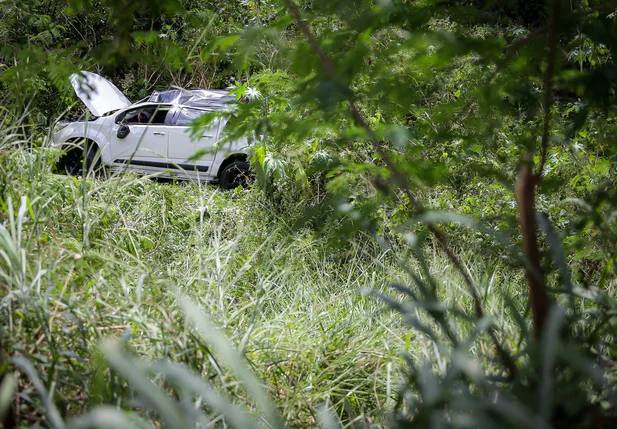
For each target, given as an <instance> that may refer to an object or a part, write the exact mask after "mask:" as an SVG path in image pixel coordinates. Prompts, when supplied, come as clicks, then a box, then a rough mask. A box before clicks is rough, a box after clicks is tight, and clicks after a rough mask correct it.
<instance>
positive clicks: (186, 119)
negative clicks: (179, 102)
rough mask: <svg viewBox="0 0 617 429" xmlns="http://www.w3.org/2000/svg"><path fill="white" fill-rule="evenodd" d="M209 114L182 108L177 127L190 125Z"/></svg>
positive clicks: (177, 119)
mask: <svg viewBox="0 0 617 429" xmlns="http://www.w3.org/2000/svg"><path fill="white" fill-rule="evenodd" d="M206 113H208V111H206V110H200V109H189V108H186V107H184V108H182V109H180V113H179V114H178V117H177V118H176V125H188V124H190V123H191V122H193V121H194V120H195V119H197V118H199V117H200V116H203V115H205V114H206Z"/></svg>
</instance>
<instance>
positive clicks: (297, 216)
mask: <svg viewBox="0 0 617 429" xmlns="http://www.w3.org/2000/svg"><path fill="white" fill-rule="evenodd" d="M0 7H2V11H3V16H4V18H3V23H6V25H4V26H2V27H0V40H1V41H2V42H3V43H2V46H3V47H2V48H0V49H1V50H0V56H1V58H2V71H1V72H0V73H2V74H1V75H0V85H2V89H3V95H2V96H3V102H4V103H6V104H7V107H8V109H7V111H9V112H11V113H10V114H7V116H6V117H5V118H4V120H3V124H4V130H5V131H4V134H3V135H4V136H5V137H4V139H5V141H4V142H3V145H2V147H1V148H0V157H1V159H2V160H3V162H2V164H0V168H2V173H3V174H2V175H1V176H0V191H1V194H0V203H1V211H0V216H1V217H0V219H1V220H2V221H3V222H4V224H3V226H1V227H0V255H1V256H2V259H1V260H0V274H1V275H2V276H1V280H0V282H2V286H3V290H5V291H6V292H5V293H6V296H5V297H4V299H3V301H2V307H1V309H2V320H3V322H4V321H6V323H5V325H7V326H8V330H9V332H8V334H9V335H10V338H18V340H11V341H6V339H5V338H8V336H5V337H3V349H4V351H5V353H8V354H9V355H11V356H16V354H17V353H19V354H21V355H22V356H25V357H26V358H27V359H24V358H23V357H14V358H13V360H12V362H13V363H12V366H8V365H6V366H3V367H2V368H3V369H2V371H3V372H2V374H5V373H6V374H10V373H11V371H13V370H14V369H15V368H19V369H20V371H21V372H22V373H23V374H26V375H27V377H28V378H27V379H25V378H23V377H21V378H18V379H17V387H16V388H14V387H12V384H11V383H13V381H11V378H10V377H8V378H5V380H9V381H7V383H8V384H7V385H6V386H8V387H5V385H4V384H2V388H1V389H0V393H2V392H10V391H11V390H15V389H17V391H18V392H21V395H22V396H20V397H23V398H24V400H25V401H26V403H27V405H26V408H27V410H28V412H30V413H32V415H34V416H36V417H35V418H34V419H33V421H34V420H36V421H43V420H42V418H41V416H42V415H43V414H44V413H47V418H46V420H47V421H48V422H51V424H55V425H56V426H57V427H61V426H62V425H63V422H64V421H65V420H67V419H69V418H70V417H71V416H75V415H79V414H83V413H85V412H86V411H87V410H89V409H90V408H91V405H92V404H93V403H98V404H106V405H111V406H113V407H115V408H113V409H110V408H99V409H96V410H95V411H92V412H91V413H90V414H86V415H85V416H84V417H78V418H76V419H75V420H73V421H72V424H73V425H74V426H75V427H82V426H87V425H88V424H90V422H93V421H100V422H107V424H111V423H110V422H123V423H116V426H118V425H120V426H122V425H125V426H126V425H127V424H128V423H127V419H132V420H131V421H134V422H137V421H139V422H140V423H131V424H135V425H137V424H142V425H145V424H149V425H166V426H168V427H189V426H191V427H193V426H207V425H209V424H212V425H217V424H219V423H220V425H221V426H223V425H230V426H236V427H250V426H253V425H254V426H260V425H261V424H262V422H261V421H260V420H259V419H256V418H254V417H257V416H261V418H262V419H263V421H264V422H268V424H270V426H272V427H279V426H283V425H284V424H289V425H291V426H300V427H311V426H314V425H315V424H316V423H317V421H318V420H320V421H321V422H322V423H323V424H324V426H328V425H332V426H333V427H336V426H337V425H338V422H337V420H341V421H342V422H343V423H344V424H346V425H348V426H352V425H353V424H356V423H357V422H360V421H362V420H364V421H366V422H367V424H369V425H370V424H375V425H380V424H381V425H384V426H385V425H394V426H396V425H398V426H400V427H408V426H417V427H426V426H435V427H495V426H497V427H544V426H546V427H566V426H576V427H612V426H614V424H615V419H616V415H617V414H616V410H617V403H616V398H615V376H616V374H615V370H614V368H615V365H614V360H615V353H614V342H615V334H616V333H615V323H614V322H615V320H614V317H615V310H616V308H617V305H616V304H615V285H616V277H615V275H616V269H617V268H616V266H615V259H616V257H617V247H616V245H615V243H617V236H616V235H615V230H616V229H615V222H616V216H615V215H614V213H615V212H616V205H617V193H616V191H615V189H616V187H615V182H616V175H615V168H614V166H615V161H616V155H617V151H616V150H615V147H616V146H615V144H614V142H615V139H616V137H617V135H616V131H617V128H616V127H615V117H614V115H615V112H614V104H615V89H616V88H615V79H614V76H615V63H614V59H615V58H616V52H615V49H616V47H617V23H616V16H615V9H616V8H617V3H615V1H612V0H611V1H599V0H598V1H595V0H581V1H578V0H577V1H567V2H566V1H561V0H554V1H547V2H527V1H518V0H512V1H503V2H493V1H482V2H480V1H475V0H465V1H446V2H442V1H433V0H423V1H414V2H410V1H403V0H384V1H378V2H372V1H363V0H359V1H353V2H349V1H317V0H316V1H311V2H301V3H300V2H298V4H295V3H294V2H292V1H289V0H285V1H282V2H281V3H275V2H269V1H231V0H230V1H225V2H192V1H184V2H175V1H169V2H167V1H154V2H148V4H147V5H146V6H145V7H142V6H141V4H140V3H139V2H137V3H135V2H133V3H130V4H129V5H128V6H127V4H126V3H125V2H120V1H112V0H110V1H106V2H103V3H101V4H99V3H97V2H81V1H71V2H70V3H62V2H46V1H44V2H26V4H25V5H24V7H21V8H20V7H19V6H18V4H17V3H16V2H4V3H3V4H2V6H0ZM119 11H122V12H123V13H119ZM101 22H108V23H109V24H107V25H101ZM86 30H87V31H86ZM90 34H91V36H90ZM33 64H38V66H33ZM95 66H96V67H97V70H98V67H101V68H102V69H101V70H102V71H104V72H105V73H107V74H108V75H109V76H110V77H112V78H113V79H114V80H115V81H116V82H118V84H119V86H120V87H121V88H122V89H123V90H125V91H126V93H127V94H129V95H130V96H131V97H133V98H139V97H141V96H143V95H145V94H147V93H148V92H149V91H151V90H152V89H154V88H166V87H169V86H172V85H176V86H186V87H191V86H200V87H211V86H216V87H226V86H232V92H233V93H234V94H236V96H237V98H238V100H239V101H242V102H239V103H238V104H237V107H236V108H234V109H232V110H230V111H225V112H217V113H215V114H212V115H207V116H206V117H203V118H201V119H200V120H198V121H196V123H195V124H194V125H195V128H194V132H195V133H196V134H199V133H200V132H201V130H203V129H204V127H205V126H206V125H207V124H208V122H209V121H211V120H212V119H213V118H214V117H217V116H224V117H226V118H227V120H228V126H227V127H226V137H225V140H224V141H222V142H221V144H225V143H227V142H228V141H230V140H234V139H236V138H238V137H240V136H245V137H248V138H250V139H251V141H252V142H253V143H254V145H253V146H252V149H251V159H250V161H251V165H252V167H253V169H254V171H255V173H256V175H257V186H256V187H255V188H253V189H251V190H249V191H243V190H237V191H234V192H232V193H228V194H221V193H219V192H217V191H213V190H212V189H209V188H207V187H204V186H202V185H200V184H194V183H189V184H184V185H177V184H160V183H152V182H149V181H147V180H144V179H139V178H136V177H132V176H125V177H121V178H120V177H110V178H107V177H86V178H81V179H76V178H66V177H58V176H55V175H51V174H50V169H49V165H50V164H51V163H52V162H53V158H54V157H55V156H56V155H57V154H56V153H55V152H54V151H53V150H49V149H48V148H47V145H46V142H47V140H46V139H45V138H41V137H39V136H40V134H37V133H36V132H34V133H32V132H28V135H27V136H25V137H23V138H22V137H21V135H22V133H23V130H21V129H20V127H23V126H24V125H25V124H26V123H28V122H23V116H22V113H23V112H24V111H27V112H28V114H29V115H30V116H29V119H30V120H31V122H32V123H38V124H41V123H44V121H46V120H48V119H50V118H53V116H54V115H56V114H59V113H60V112H62V111H63V110H64V109H65V108H66V107H68V106H69V105H70V104H71V98H70V96H69V95H68V92H66V81H67V79H66V77H67V76H68V74H69V73H71V72H72V71H74V70H76V69H78V68H92V67H95ZM101 70H99V71H101ZM61 91H64V92H61ZM58 94H62V96H61V97H57V95H58ZM58 98H59V99H58ZM20 118H21V119H20ZM20 120H21V121H22V122H20ZM28 148H29V149H28ZM525 167H528V168H531V169H532V171H533V172H534V175H533V176H532V179H533V181H532V182H530V183H532V185H531V188H524V187H522V188H521V187H519V188H517V187H516V186H515V183H516V182H517V181H518V182H519V184H520V183H522V179H523V178H524V174H523V172H524V171H525ZM530 189H531V190H530ZM534 192H535V193H536V195H534ZM17 201H19V204H17V203H16V202H17ZM525 204H527V206H526V205H525ZM526 213H531V219H536V220H535V222H537V224H538V227H537V228H536V224H535V223H533V225H531V227H529V225H527V227H526V226H525V221H524V220H523V217H522V216H521V214H526ZM536 229H538V231H539V235H538V236H537V237H536ZM530 243H531V245H535V246H537V247H538V254H537V255H534V254H533V252H530V251H529V248H530ZM524 274H525V275H524ZM392 284H394V288H393V289H392V288H389V285H392ZM538 284H539V285H540V290H541V291H542V293H543V294H547V295H548V300H547V301H548V302H547V304H546V306H544V307H542V306H540V311H541V312H543V314H544V317H545V319H543V320H544V324H543V325H542V324H538V321H537V320H538V317H539V316H538V311H539V310H538V308H539V307H538V301H537V297H538V295H534V293H535V292H537V290H538V289H537V288H536V287H537V285H538ZM534 288H536V289H534ZM358 289H362V290H363V291H364V292H365V294H363V295H359V294H357V293H355V292H356V291H357V290H358ZM179 296H188V297H189V299H191V300H192V301H193V302H196V303H197V305H198V307H199V310H197V309H196V308H195V307H193V306H192V305H190V304H188V303H187V302H188V301H186V300H183V301H182V302H183V303H184V304H183V305H181V306H178V303H177V301H178V299H179V298H178V297H179ZM374 296H377V297H379V298H380V299H381V300H382V301H383V302H385V303H386V304H388V306H389V307H386V306H383V305H382V304H380V303H379V302H378V301H377V300H375V299H374ZM387 308H390V310H387ZM204 313H206V314H208V315H209V316H210V317H211V318H212V319H213V320H215V321H216V322H211V321H209V320H208V319H204V317H203V314H204ZM189 322H190V323H189ZM218 329H221V331H222V332H220V331H219V330H218ZM116 330H118V331H120V332H118V333H115V334H114V333H111V332H114V331H116ZM223 333H224V334H225V335H226V336H227V338H228V340H225V341H224V340H223ZM103 336H111V337H115V338H116V339H117V340H119V341H120V343H121V346H122V347H124V350H119V349H117V348H107V349H106V351H105V352H104V353H103V355H100V354H97V353H99V352H95V351H94V350H97V349H98V341H99V339H100V338H101V337H103ZM227 341H228V342H227ZM230 344H231V345H230ZM33 345H36V347H34V346H33ZM399 351H402V353H403V354H402V359H400V360H402V361H404V365H402V366H401V369H400V370H399V369H398V368H399V363H401V362H400V361H399V358H398V357H397V353H398V352H399ZM239 355H243V356H244V358H245V359H244V360H243V359H239V358H238V356H239ZM131 356H133V357H131ZM135 356H138V357H140V358H141V359H140V360H136V359H135V358H134V357H135ZM160 359H166V361H164V362H163V363H161V361H160ZM179 363H181V364H182V365H183V366H178V364H179ZM247 363H248V368H250V370H251V371H253V372H255V374H256V375H257V377H258V379H259V380H261V383H263V384H264V385H265V386H266V391H267V392H268V395H269V399H270V400H269V401H267V400H266V399H265V395H264V394H263V390H262V388H261V387H259V386H258V384H259V383H260V382H258V381H256V380H255V378H254V376H253V375H251V374H250V373H249V371H248V369H247ZM108 365H109V366H110V367H111V370H109V369H108V368H107V366H108ZM7 368H11V369H10V370H8V369H7ZM84 374H94V375H95V376H94V377H92V382H91V383H89V384H88V383H86V384H87V385H84ZM393 379H400V380H402V382H401V384H400V385H398V386H397V385H395V384H394V383H393V382H392V380H393ZM30 385H32V386H31V387H32V389H30ZM5 389H6V390H5ZM24 392H28V393H24ZM32 392H36V393H32ZM83 392H85V393H83ZM7 395H8V396H9V397H10V395H9V394H6V395H4V396H3V395H2V394H0V411H2V412H0V415H2V414H3V413H5V411H3V410H6V409H7V406H6V405H5V403H3V402H2V401H1V400H2V398H5V397H7ZM136 399H137V400H138V401H139V402H135V400H136ZM202 401H203V402H202ZM270 401H272V402H273V403H274V405H272V403H271V402H270ZM323 404H325V405H323ZM274 407H276V411H275V410H274ZM118 410H123V412H126V414H124V413H122V414H121V413H119V412H118ZM330 413H332V414H334V415H335V416H330ZM97 419H100V420H97ZM223 421H224V423H223ZM281 421H282V422H283V423H281ZM146 422H147V423H146ZM328 422H329V423H328Z"/></svg>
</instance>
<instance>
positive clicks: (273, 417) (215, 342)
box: [180, 297, 284, 428]
mask: <svg viewBox="0 0 617 429" xmlns="http://www.w3.org/2000/svg"><path fill="white" fill-rule="evenodd" d="M180 305H181V306H182V309H183V310H184V312H185V314H186V316H187V318H188V319H189V320H190V321H191V322H192V323H193V325H195V327H196V328H197V329H198V330H199V331H200V332H201V334H202V335H203V337H204V339H205V340H207V341H208V342H209V343H210V345H211V346H212V348H213V349H214V350H215V351H216V352H217V353H218V354H219V355H220V356H221V360H222V361H223V362H226V363H227V365H229V367H230V368H231V370H232V371H233V372H234V373H235V374H236V376H237V377H238V379H239V380H240V381H242V382H243V383H244V387H245V389H246V391H247V392H248V393H249V394H250V395H251V396H252V398H253V400H254V401H255V404H256V405H257V408H258V409H259V410H260V411H261V413H262V415H263V417H264V419H265V420H266V421H267V423H268V424H269V425H270V426H271V427H273V428H282V427H284V426H283V424H282V422H281V421H280V417H279V415H278V412H277V411H276V409H275V407H274V405H273V404H272V402H271V401H270V399H269V398H268V395H267V394H266V392H265V391H264V389H263V387H262V386H261V383H260V382H259V380H258V379H257V377H256V376H255V374H254V373H253V372H252V371H251V370H250V369H249V368H248V366H247V365H246V363H245V362H244V360H243V359H242V357H241V356H240V355H239V353H238V352H237V351H236V350H235V349H234V347H233V346H232V345H231V343H230V342H229V340H228V339H227V338H226V337H225V335H224V334H223V333H222V332H221V330H220V329H219V328H218V327H217V326H216V325H215V324H214V323H213V322H212V321H211V320H210V318H209V317H208V316H206V315H205V314H203V313H202V312H201V311H200V310H199V309H198V308H197V307H196V306H195V305H194V304H193V303H191V302H190V301H189V300H188V299H186V298H184V297H181V298H180Z"/></svg>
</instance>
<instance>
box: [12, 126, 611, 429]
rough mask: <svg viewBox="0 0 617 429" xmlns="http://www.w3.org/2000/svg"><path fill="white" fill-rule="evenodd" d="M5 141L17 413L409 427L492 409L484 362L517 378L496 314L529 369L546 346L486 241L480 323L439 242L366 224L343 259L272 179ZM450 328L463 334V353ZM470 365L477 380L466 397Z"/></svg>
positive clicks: (37, 420) (119, 420)
mask: <svg viewBox="0 0 617 429" xmlns="http://www.w3.org/2000/svg"><path fill="white" fill-rule="evenodd" d="M1 141H2V143H1V147H0V154H1V156H2V164H1V169H2V172H1V173H2V175H1V176H0V177H1V178H0V186H1V189H2V195H1V200H0V201H1V203H2V207H1V210H0V222H1V224H0V284H1V286H2V299H1V301H0V317H1V319H2V326H3V330H2V337H1V350H0V352H1V353H2V359H3V364H2V366H1V367H0V368H1V374H2V375H3V381H2V384H1V386H0V417H2V418H10V419H12V421H13V422H17V423H19V424H21V425H25V426H36V425H37V424H38V425H42V426H44V427H55V428H64V427H71V428H85V427H152V426H153V425H154V426H156V427H161V426H164V427H170V428H180V427H187V428H188V427H236V428H245V427H283V426H288V427H314V426H316V425H318V424H321V425H322V426H323V427H328V428H329V427H341V426H342V427H362V425H366V424H371V425H375V426H376V427H391V426H392V425H393V424H394V423H393V422H394V420H395V417H396V416H397V414H393V413H392V410H395V409H396V410H397V412H398V416H399V417H400V416H401V415H402V416H403V421H406V420H405V419H407V418H408V417H407V414H406V413H410V412H411V411H412V410H416V411H415V412H414V413H415V414H416V415H418V418H417V419H416V420H414V421H415V422H416V423H417V424H420V425H422V424H423V423H422V422H433V423H434V424H437V423H438V422H442V423H444V422H445V421H446V420H447V421H449V423H453V422H454V423H457V422H458V423H460V422H463V423H464V422H465V421H467V422H468V423H469V422H476V423H477V422H478V421H476V420H465V419H463V420H460V419H459V420H457V419H458V417H457V418H454V417H452V416H458V415H459V414H457V413H460V410H459V408H461V409H462V410H464V411H463V412H462V413H463V414H461V415H466V414H465V413H470V411H469V410H472V409H473V407H474V406H476V405H478V404H480V402H477V403H475V402H473V401H472V399H471V398H473V396H474V395H476V394H477V393H478V392H483V391H484V390H483V389H485V388H486V386H487V384H486V383H487V381H486V380H488V379H485V378H483V376H480V374H481V373H484V372H486V373H487V374H489V375H490V377H497V378H499V376H500V374H501V372H500V371H501V370H500V363H499V362H496V361H494V359H493V355H492V346H491V342H490V340H489V338H488V336H487V335H484V334H483V332H484V330H485V329H487V326H488V323H490V322H491V321H492V322H494V323H496V326H497V332H498V335H499V340H500V341H501V342H503V343H504V344H506V345H507V347H508V349H509V350H511V351H512V353H513V354H515V358H516V359H519V364H520V365H522V366H523V367H524V365H525V362H527V361H528V359H532V357H533V356H532V357H530V355H529V348H530V347H532V345H530V344H529V343H528V341H527V340H526V338H527V335H528V333H527V331H526V330H527V322H526V320H525V319H526V317H527V316H526V313H527V312H528V309H527V308H526V302H527V301H526V298H525V287H524V281H523V280H522V275H521V274H520V273H519V272H516V271H513V270H512V269H505V268H499V267H497V266H490V265H487V264H486V259H483V260H480V259H479V256H478V255H477V254H474V253H471V252H470V253H463V254H462V255H461V256H462V260H465V261H468V265H467V267H466V268H467V269H468V270H469V272H470V274H471V276H472V277H473V278H474V279H475V281H476V283H477V284H478V286H479V288H480V291H479V293H480V296H481V297H482V305H483V307H484V310H485V313H486V314H487V316H488V317H487V319H486V320H484V321H478V320H476V319H474V318H473V317H470V316H469V315H470V314H472V313H473V312H472V307H473V300H472V297H470V296H469V292H468V289H467V288H466V286H465V285H464V284H463V282H462V280H461V278H460V276H459V274H457V273H456V272H455V271H454V270H453V268H452V267H451V266H450V264H449V263H448V262H447V261H446V260H445V259H444V258H443V257H441V256H439V254H433V255H431V256H430V257H428V259H426V258H425V257H424V256H423V252H422V250H421V249H418V248H417V247H415V246H407V245H404V244H389V245H385V244H384V245H382V246H381V247H379V246H376V245H375V242H374V240H373V238H372V237H368V236H363V235H356V236H354V237H351V238H349V246H348V248H347V249H345V252H344V254H343V253H341V252H340V250H336V249H333V248H332V247H331V246H329V244H328V243H329V241H328V239H327V237H322V236H320V235H317V234H315V232H313V231H312V230H310V229H306V228H305V229H293V228H291V227H290V225H291V224H292V222H290V219H289V218H288V217H287V216H288V215H289V213H290V210H286V211H285V216H283V215H281V214H279V213H277V212H276V210H275V209H273V206H272V205H271V204H268V203H267V202H265V201H264V200H263V197H262V196H261V194H260V193H259V191H258V190H257V189H252V190H243V191H235V192H227V193H223V192H220V191H219V190H218V189H217V188H215V187H213V186H209V185H204V184H198V183H192V182H187V183H173V182H160V181H156V180H152V179H150V178H144V177H138V176H134V175H131V174H125V175H112V176H105V175H104V174H103V175H89V176H87V177H85V178H77V177H68V176H64V175H57V174H54V173H53V164H54V159H55V157H56V156H57V155H58V152H57V151H56V150H54V149H52V148H51V147H50V146H49V144H48V143H47V141H46V140H43V141H42V142H41V143H40V144H33V143H34V142H33V141H32V139H24V138H22V137H20V133H18V132H15V133H13V132H11V130H5V132H4V134H3V138H2V140H1ZM393 284H394V285H398V287H397V288H394V289H393V288H392V285H393ZM609 286H610V287H611V288H612V287H614V285H613V284H612V283H611V285H609ZM433 293H434V296H433V295H431V294H433ZM416 294H425V296H424V299H420V298H418V296H416ZM375 295H377V296H379V297H381V298H382V300H386V301H387V302H388V303H389V304H390V307H388V306H386V305H384V304H383V303H382V302H381V301H380V300H378V299H375ZM409 296H413V297H414V299H411V300H410V299H408V298H409ZM605 299H606V300H607V302H608V304H607V305H609V306H610V305H612V304H611V302H613V301H611V298H610V296H609V295H607V296H605ZM395 310H396V311H395ZM446 314H448V316H447V317H445V315H446ZM554 314H556V315H557V316H555V319H554V321H555V324H556V325H555V326H557V327H558V326H560V325H559V323H561V322H559V321H560V320H561V319H559V317H558V316H559V314H560V313H559V312H557V313H554ZM442 316H443V317H442ZM444 321H445V322H444ZM406 324H407V325H408V326H411V327H412V328H413V329H411V330H409V329H408V328H407V327H406ZM555 329H557V328H555ZM554 332H556V331H554ZM449 335H450V336H451V337H452V338H458V339H461V341H460V342H459V343H457V344H455V347H451V346H449V345H448V340H447V339H448V338H449ZM553 343H554V342H553ZM553 343H551V344H553ZM543 344H544V343H543ZM554 344H558V342H557V343H554ZM540 347H548V346H545V345H541V346H540ZM546 350H549V349H546ZM572 356H575V355H572ZM405 362H406V363H407V364H408V365H409V366H410V367H411V368H412V371H411V372H409V371H407V370H404V369H403V368H404V365H403V364H404V363H405ZM585 368H587V367H585ZM592 372H593V371H592ZM461 374H462V375H461ZM460 377H463V378H467V379H472V380H474V383H477V386H478V387H477V391H476V390H474V388H471V391H469V392H467V393H465V391H464V390H463V391H461V389H460V388H459V385H458V384H456V383H458V381H457V380H460ZM474 377H475V378H474ZM595 377H596V378H595V379H593V377H592V380H595V381H592V382H594V383H595V382H597V383H600V384H599V385H601V386H604V384H602V383H603V381H602V380H604V378H603V376H602V375H599V376H595ZM598 377H599V378H598ZM402 379H404V380H407V381H406V383H404V384H401V383H400V380H402ZM525 380H527V379H523V380H522V382H521V384H520V386H525V383H526V381H525ZM449 383H450V384H449ZM452 383H454V384H452ZM555 385H557V384H555ZM453 386H454V387H453ZM520 386H519V387H520ZM527 387H528V386H527ZM520 388H521V389H522V387H520ZM545 388H546V389H549V390H550V388H551V387H550V385H549V384H546V385H545ZM491 389H492V388H491ZM489 390H490V389H489ZM490 391H491V392H492V390H490ZM607 391H608V390H607ZM452 392H457V393H456V394H454V393H452ZM461 392H462V393H461ZM416 395H420V398H422V399H421V401H420V402H418V401H417V400H416V399H414V398H417V396H416ZM465 395H467V396H465ZM501 395H502V396H503V393H502V394H501ZM489 396H490V395H489ZM498 396H499V397H502V396H500V395H498ZM457 398H458V399H461V398H462V399H461V401H463V402H460V401H459V402H456V400H458V399H457ZM448 401H454V402H453V405H452V404H450V403H449V402H448ZM465 401H467V402H465ZM470 401H471V402H470ZM491 401H492V399H491ZM489 402H490V401H489ZM444 404H450V405H449V406H452V407H454V408H447V407H446V406H445V405H444ZM504 404H505V405H504ZM489 405H490V404H489ZM497 405H499V406H501V407H502V409H501V410H502V411H503V409H506V408H507V407H510V408H507V409H508V410H509V412H512V410H515V411H514V414H515V415H518V416H519V417H520V418H518V420H517V419H516V418H515V419H514V420H513V421H515V422H518V423H517V424H520V425H523V426H525V425H528V426H533V425H534V424H535V423H538V422H541V423H542V422H544V421H545V420H542V419H543V418H545V417H546V416H537V415H535V414H534V411H530V409H529V408H526V407H528V405H525V404H524V403H521V402H516V401H511V402H507V403H505V402H503V401H502V402H499V401H497ZM497 405H490V406H489V408H490V407H491V406H495V407H497ZM483 406H484V405H483ZM487 406H488V405H487ZM544 406H549V407H550V406H551V405H550V404H549V405H544ZM435 407H437V409H439V410H441V411H439V412H442V411H443V412H444V413H445V415H446V416H448V417H447V418H446V420H442V419H443V418H444V417H443V415H442V414H435V413H436V411H435ZM440 407H444V408H443V409H442V408H440ZM457 407H459V408H457ZM504 407H505V408H504ZM444 410H445V411H444ZM516 410H518V411H516ZM491 412H493V411H491ZM500 412H501V411H500ZM424 413H428V414H426V415H425V414H424ZM452 413H454V414H452ZM517 413H518V414H517ZM427 416H432V417H427ZM425 418H428V420H424V419H425ZM461 418H462V417H461ZM508 418H509V417H508ZM431 419H433V420H431ZM399 423H400V421H399ZM433 423H431V424H433ZM426 424H428V423H426ZM440 424H441V423H440ZM462 426H465V424H462ZM472 426H473V425H472Z"/></svg>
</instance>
